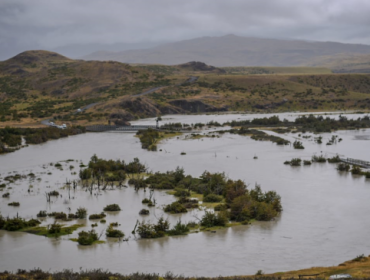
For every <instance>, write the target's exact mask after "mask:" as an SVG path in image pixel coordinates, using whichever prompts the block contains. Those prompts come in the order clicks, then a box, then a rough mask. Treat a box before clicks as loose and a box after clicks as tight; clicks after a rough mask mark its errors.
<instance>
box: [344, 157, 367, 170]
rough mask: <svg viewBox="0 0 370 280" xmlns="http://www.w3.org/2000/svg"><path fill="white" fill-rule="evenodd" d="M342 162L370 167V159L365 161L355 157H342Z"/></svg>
mask: <svg viewBox="0 0 370 280" xmlns="http://www.w3.org/2000/svg"><path fill="white" fill-rule="evenodd" d="M340 160H341V161H342V162H345V163H348V164H353V165H358V166H361V167H363V168H368V169H370V162H369V161H364V160H360V159H354V158H340Z"/></svg>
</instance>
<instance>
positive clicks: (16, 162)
mask: <svg viewBox="0 0 370 280" xmlns="http://www.w3.org/2000/svg"><path fill="white" fill-rule="evenodd" d="M264 116H268V115H264ZM351 116H352V117H356V118H357V117H358V116H361V115H351ZM254 117H261V115H219V116H215V115H207V116H199V115H198V116H178V115H177V116H165V117H164V118H163V123H165V122H183V123H189V124H190V123H196V122H202V123H206V122H208V121H211V120H215V121H218V122H220V123H223V122H226V121H228V120H233V119H235V120H238V119H239V120H241V119H252V118H254ZM295 117H296V115H294V114H281V115H280V118H281V119H283V118H288V119H293V118H295ZM136 123H137V124H154V121H153V119H147V120H141V121H137V122H136ZM269 133H271V132H269ZM306 135H310V134H308V133H307V134H306ZM332 135H338V137H339V138H342V139H343V141H342V142H340V143H337V144H335V145H331V146H327V145H325V144H326V142H327V141H328V139H330V138H331V136H332ZM280 136H281V137H283V138H285V139H288V140H293V141H294V140H295V139H296V138H298V135H297V134H285V135H280ZM322 136H323V144H321V145H319V144H316V143H314V141H312V139H302V138H299V139H300V141H302V142H303V145H304V147H305V149H304V150H295V149H293V147H291V146H277V145H276V144H273V143H271V142H260V141H254V140H252V139H250V138H249V137H245V136H238V135H230V134H224V135H223V136H221V137H220V138H202V139H198V140H186V139H184V137H185V136H180V137H179V138H178V139H177V138H174V139H168V140H165V141H164V142H163V143H161V144H160V145H159V146H158V149H162V151H161V152H159V151H158V152H148V151H146V150H143V149H141V145H140V143H139V140H138V139H137V138H135V137H133V134H130V133H88V134H83V135H78V136H73V137H69V138H66V139H59V140H54V141H49V142H47V143H45V144H42V145H35V146H29V147H27V148H23V149H21V150H19V151H17V152H15V153H12V154H7V155H1V156H0V174H1V177H2V178H4V177H5V176H8V175H12V174H15V173H13V172H14V171H16V173H19V174H28V173H30V172H32V173H34V174H35V175H36V178H35V179H33V180H31V181H30V179H29V178H27V179H23V180H20V181H16V182H15V183H14V184H11V185H10V187H11V189H8V190H4V191H2V192H0V194H2V193H4V192H5V191H6V192H10V198H0V212H1V214H2V215H3V216H10V217H12V216H15V215H16V214H17V213H18V214H19V215H20V216H21V217H25V218H31V217H36V214H37V213H38V212H39V211H40V210H47V211H48V212H53V211H64V212H68V211H69V209H71V211H72V212H75V211H76V209H77V208H78V207H80V206H83V207H86V208H88V212H89V214H93V213H100V212H101V211H102V209H103V207H104V206H106V205H107V204H111V203H117V204H119V205H120V207H121V209H122V211H120V212H119V213H117V214H108V215H107V218H106V220H107V224H108V223H109V222H118V223H119V224H120V226H119V229H121V230H122V231H124V233H125V234H126V237H129V241H128V242H121V243H118V242H117V241H116V240H109V239H108V240H107V239H106V238H105V236H104V235H103V237H102V239H103V240H106V241H107V243H105V244H97V245H93V246H87V247H84V246H79V245H77V243H75V242H72V241H70V240H68V239H69V238H70V237H75V236H76V235H77V234H76V232H75V233H74V234H72V235H71V236H64V237H61V238H59V239H50V238H46V237H40V236H35V235H31V234H27V233H20V232H6V231H0V271H3V270H13V271H15V270H16V269H18V268H22V269H31V268H35V267H40V268H42V269H45V270H49V269H50V270H61V269H64V268H73V269H75V270H79V269H80V268H82V269H88V268H103V269H108V270H110V271H113V272H120V273H125V274H126V273H132V272H137V271H140V272H156V273H161V274H164V273H166V272H167V271H171V272H173V273H175V274H183V275H186V276H195V275H197V276H218V275H225V276H226V275H242V274H255V273H256V272H257V271H258V270H263V271H264V272H266V273H269V272H278V271H286V270H296V269H300V268H307V267H311V266H318V265H320V266H329V265H338V264H339V263H340V262H343V261H345V260H349V259H352V258H354V257H356V256H357V255H360V254H365V255H368V254H370V242H369V239H368V235H369V232H370V219H368V218H367V214H368V213H369V212H370V203H369V200H370V180H369V179H365V177H364V176H353V175H351V174H350V173H344V174H343V173H339V172H338V171H337V170H336V169H335V167H336V165H335V164H329V163H324V164H319V163H314V164H312V165H311V166H301V167H291V166H287V165H284V164H283V162H284V161H286V160H291V159H292V158H295V157H300V158H301V159H302V160H303V159H310V158H311V156H312V155H313V154H316V155H320V154H323V155H326V156H328V157H329V156H330V157H331V156H334V155H336V154H339V155H343V156H346V157H352V158H357V159H363V160H370V141H369V139H370V130H369V129H367V130H356V131H338V132H335V133H332V134H329V133H327V134H322ZM311 138H312V137H311ZM181 152H185V153H186V155H183V156H181V155H180V153H181ZM94 153H96V154H97V156H98V157H101V158H104V159H124V160H125V161H126V162H128V161H131V160H132V159H133V158H135V157H138V158H139V159H140V160H141V161H142V162H145V163H146V164H147V165H148V166H149V168H150V170H151V171H167V170H173V169H175V168H176V167H177V166H180V167H183V168H184V170H185V173H186V174H191V175H193V176H199V175H201V174H202V173H203V171H204V170H208V171H210V172H225V174H226V175H227V176H228V177H229V178H231V179H242V180H244V181H245V182H246V183H247V184H249V185H250V186H251V187H254V185H255V184H256V183H258V184H260V185H261V187H262V189H263V190H266V191H267V190H275V191H276V192H277V193H278V194H280V195H281V197H282V205H283V209H284V210H283V212H282V214H281V216H280V217H278V218H277V219H276V220H274V221H271V222H256V223H253V224H252V225H248V226H237V227H232V228H227V229H223V230H217V232H216V233H211V232H201V233H192V234H189V235H187V236H179V237H165V238H160V239H155V240H140V239H137V238H136V237H135V236H134V235H132V234H131V231H132V230H133V227H134V225H135V223H136V220H140V221H141V220H142V219H146V220H150V221H153V222H155V221H156V219H157V218H159V217H161V216H162V215H163V216H164V217H165V218H167V217H168V219H169V221H170V222H171V224H174V223H175V222H176V221H177V220H178V219H180V218H181V220H182V221H184V222H187V221H194V220H195V219H196V217H199V218H200V217H201V215H202V211H198V210H193V211H192V212H189V213H186V214H182V215H167V214H165V213H164V212H163V211H162V210H161V205H163V204H167V203H169V202H172V201H174V200H175V198H174V197H173V196H170V195H167V194H166V193H164V192H159V191H156V192H155V199H156V200H157V202H158V206H157V207H156V208H154V209H153V208H150V211H151V214H150V215H149V216H148V217H145V218H143V217H141V216H140V215H139V214H138V212H139V211H140V209H142V208H145V207H143V205H142V204H141V200H142V199H143V198H144V197H148V195H149V194H148V193H145V192H143V191H142V190H141V191H139V192H135V191H134V190H133V188H130V187H129V188H122V189H121V190H117V189H114V190H107V191H105V192H104V193H103V194H102V195H96V194H93V195H90V194H89V193H87V192H85V191H82V190H77V191H76V192H73V193H72V194H71V196H72V199H68V195H67V190H61V189H60V188H61V187H62V186H63V183H64V182H65V180H66V178H68V179H77V177H78V175H72V174H71V173H72V172H77V174H78V171H79V169H80V168H79V165H80V163H81V161H82V162H83V163H84V164H87V163H88V161H89V159H90V157H91V156H92V155H93V154H94ZM255 155H256V156H258V159H253V157H254V156H255ZM68 159H73V160H74V161H70V162H61V161H65V160H68ZM56 162H61V164H62V165H63V170H60V169H58V168H56V167H54V166H50V164H49V163H56ZM70 165H73V166H74V168H73V169H72V170H70V168H69V167H70ZM10 172H11V173H10ZM37 178H40V180H38V179H37ZM0 181H2V180H0ZM30 185H32V186H33V187H32V188H31V192H30V193H29V192H27V190H28V188H29V186H30ZM50 190H58V191H59V192H60V193H61V194H62V196H63V197H62V198H61V197H59V198H57V199H55V198H54V200H53V201H52V203H50V204H48V203H47V202H46V199H45V195H44V194H45V191H50ZM12 201H19V202H20V203H21V206H20V207H18V208H14V207H11V206H8V203H9V202H12ZM52 221H53V219H51V218H48V219H47V220H45V221H44V222H43V224H50V223H52ZM79 222H81V223H86V228H83V229H85V230H86V229H89V228H90V225H91V223H92V222H91V221H89V220H84V221H79ZM73 223H75V222H72V224H73ZM106 227H107V226H106V225H102V224H99V226H98V227H97V228H96V231H97V232H98V233H101V232H103V230H104V229H105V228H106Z"/></svg>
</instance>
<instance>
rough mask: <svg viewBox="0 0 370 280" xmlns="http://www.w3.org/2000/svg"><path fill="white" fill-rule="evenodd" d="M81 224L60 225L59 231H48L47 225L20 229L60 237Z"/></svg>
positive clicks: (50, 236)
mask: <svg viewBox="0 0 370 280" xmlns="http://www.w3.org/2000/svg"><path fill="white" fill-rule="evenodd" d="M83 226H84V225H81V224H75V225H72V226H68V227H62V228H61V230H60V232H58V233H49V229H48V228H47V227H31V228H25V229H22V230H20V231H23V232H27V233H31V234H36V235H41V236H46V237H49V238H52V237H60V236H63V235H69V234H71V233H72V232H74V231H75V230H76V229H78V228H80V227H83Z"/></svg>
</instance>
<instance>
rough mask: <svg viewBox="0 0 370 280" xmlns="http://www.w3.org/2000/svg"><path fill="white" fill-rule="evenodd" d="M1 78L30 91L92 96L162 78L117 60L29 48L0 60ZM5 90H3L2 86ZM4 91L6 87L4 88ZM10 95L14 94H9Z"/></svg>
mask: <svg viewBox="0 0 370 280" xmlns="http://www.w3.org/2000/svg"><path fill="white" fill-rule="evenodd" d="M0 77H2V78H7V79H9V81H11V82H10V83H12V82H13V83H17V82H18V83H19V82H22V83H24V84H25V86H24V90H25V92H26V94H28V93H29V94H36V95H37V94H39V93H43V95H49V96H51V97H55V96H63V97H65V96H68V97H69V98H70V99H73V98H77V97H92V96H94V95H96V93H97V92H99V91H104V90H108V89H110V88H112V87H113V88H114V89H116V90H117V91H121V93H122V94H125V93H124V92H123V91H130V89H131V88H134V86H133V84H134V83H135V82H142V83H144V87H145V83H148V87H150V83H152V82H156V81H158V77H157V75H156V74H152V73H151V72H148V71H146V70H145V69H141V68H136V67H132V66H130V65H127V64H123V63H119V62H113V61H103V62H100V61H82V60H71V59H68V58H66V57H63V56H61V55H59V54H56V53H52V52H47V51H28V52H24V53H21V54H19V55H17V56H15V57H13V58H11V59H9V60H6V61H3V62H0ZM0 90H1V89H0ZM3 91H4V90H3ZM6 97H12V96H11V95H10V94H9V93H7V96H6Z"/></svg>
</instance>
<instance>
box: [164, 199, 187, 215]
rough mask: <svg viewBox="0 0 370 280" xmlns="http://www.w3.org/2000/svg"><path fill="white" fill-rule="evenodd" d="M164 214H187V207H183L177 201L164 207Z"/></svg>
mask: <svg viewBox="0 0 370 280" xmlns="http://www.w3.org/2000/svg"><path fill="white" fill-rule="evenodd" d="M164 212H169V213H172V214H177V213H186V212H188V211H187V210H186V207H185V206H184V205H182V204H181V203H180V202H178V201H175V202H172V203H171V204H168V205H166V206H165V207H164Z"/></svg>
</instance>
